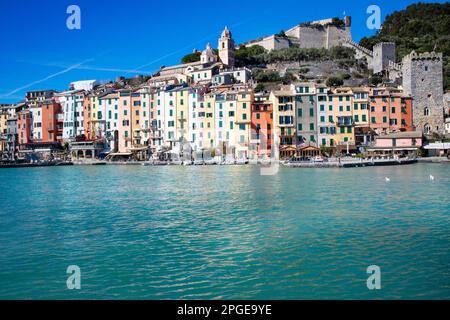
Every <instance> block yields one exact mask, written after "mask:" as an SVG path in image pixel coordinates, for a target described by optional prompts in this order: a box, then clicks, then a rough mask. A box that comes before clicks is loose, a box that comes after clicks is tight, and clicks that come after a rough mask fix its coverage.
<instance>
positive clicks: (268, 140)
mask: <svg viewBox="0 0 450 320" xmlns="http://www.w3.org/2000/svg"><path fill="white" fill-rule="evenodd" d="M269 97H270V96H269V94H255V98H254V101H253V103H252V109H251V112H252V114H251V130H252V133H251V140H250V141H251V142H252V145H253V147H252V153H254V154H253V155H254V156H257V157H258V158H261V157H264V156H267V157H270V156H271V152H272V128H273V104H272V102H271V101H270V99H269Z"/></svg>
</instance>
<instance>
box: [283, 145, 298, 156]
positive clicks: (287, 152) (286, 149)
mask: <svg viewBox="0 0 450 320" xmlns="http://www.w3.org/2000/svg"><path fill="white" fill-rule="evenodd" d="M296 152H297V148H296V147H294V146H283V147H281V148H280V159H289V158H292V157H294V156H295V153H296Z"/></svg>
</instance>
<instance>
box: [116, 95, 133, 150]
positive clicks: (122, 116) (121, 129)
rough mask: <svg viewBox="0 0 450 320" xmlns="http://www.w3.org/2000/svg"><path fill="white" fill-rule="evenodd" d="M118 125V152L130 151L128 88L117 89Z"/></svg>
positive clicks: (130, 128) (130, 113)
mask: <svg viewBox="0 0 450 320" xmlns="http://www.w3.org/2000/svg"><path fill="white" fill-rule="evenodd" d="M118 107H119V112H118V113H119V121H118V122H119V123H118V124H119V126H118V135H119V136H118V140H119V146H118V151H119V153H130V149H131V146H132V126H131V123H132V121H133V115H132V112H131V111H132V109H131V92H130V91H129V90H121V91H119V104H118Z"/></svg>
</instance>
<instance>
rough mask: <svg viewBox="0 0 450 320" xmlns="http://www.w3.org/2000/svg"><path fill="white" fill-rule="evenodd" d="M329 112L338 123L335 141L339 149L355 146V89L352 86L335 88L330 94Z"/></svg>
mask: <svg viewBox="0 0 450 320" xmlns="http://www.w3.org/2000/svg"><path fill="white" fill-rule="evenodd" d="M328 100H329V101H328V105H329V109H331V110H329V114H330V115H331V116H332V119H333V121H334V123H335V124H336V135H335V142H336V147H337V150H338V151H343V150H346V148H347V145H348V148H349V150H351V149H354V148H355V133H354V119H353V110H352V105H353V91H352V90H351V89H350V88H344V87H343V88H335V89H333V90H332V91H331V92H330V94H329V95H328Z"/></svg>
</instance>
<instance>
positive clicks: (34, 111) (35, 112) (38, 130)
mask: <svg viewBox="0 0 450 320" xmlns="http://www.w3.org/2000/svg"><path fill="white" fill-rule="evenodd" d="M30 111H31V117H32V120H33V121H32V126H31V128H32V139H33V141H39V140H41V139H42V136H43V135H42V107H41V105H36V106H33V107H31V108H30Z"/></svg>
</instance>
